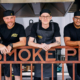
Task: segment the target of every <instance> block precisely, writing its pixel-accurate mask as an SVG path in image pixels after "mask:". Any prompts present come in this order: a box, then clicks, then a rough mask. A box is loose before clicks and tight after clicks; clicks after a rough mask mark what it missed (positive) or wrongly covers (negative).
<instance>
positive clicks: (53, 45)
mask: <svg viewBox="0 0 80 80" xmlns="http://www.w3.org/2000/svg"><path fill="white" fill-rule="evenodd" d="M60 45H61V43H60V42H54V43H51V44H49V46H50V47H56V46H60Z"/></svg>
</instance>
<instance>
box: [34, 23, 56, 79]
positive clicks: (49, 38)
mask: <svg viewBox="0 0 80 80" xmlns="http://www.w3.org/2000/svg"><path fill="white" fill-rule="evenodd" d="M53 36H54V25H53V24H52V31H43V30H39V24H38V26H37V37H36V41H37V43H39V44H41V43H46V44H50V43H53V39H54V37H53ZM36 51H37V50H36ZM49 53H53V55H49V56H48V57H49V58H55V51H49ZM40 55H41V56H42V58H43V59H44V60H45V51H44V50H42V51H41V52H40ZM35 59H36V61H40V59H39V57H38V56H37V57H36V58H35ZM35 77H41V64H35ZM43 77H44V78H45V77H52V66H51V64H43ZM54 77H57V65H56V64H54Z"/></svg>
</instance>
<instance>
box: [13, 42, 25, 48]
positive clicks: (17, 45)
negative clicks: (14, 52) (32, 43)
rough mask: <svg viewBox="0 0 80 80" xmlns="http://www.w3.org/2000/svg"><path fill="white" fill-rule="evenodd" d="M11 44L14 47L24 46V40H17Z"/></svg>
mask: <svg viewBox="0 0 80 80" xmlns="http://www.w3.org/2000/svg"><path fill="white" fill-rule="evenodd" d="M12 44H13V48H15V47H20V46H25V45H26V42H23V41H19V42H16V43H12Z"/></svg>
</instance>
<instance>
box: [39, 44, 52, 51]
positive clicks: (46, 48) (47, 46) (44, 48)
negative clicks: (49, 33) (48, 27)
mask: <svg viewBox="0 0 80 80" xmlns="http://www.w3.org/2000/svg"><path fill="white" fill-rule="evenodd" d="M40 48H42V49H43V50H45V51H47V50H49V49H50V48H51V46H50V45H49V44H45V43H42V44H41V47H40Z"/></svg>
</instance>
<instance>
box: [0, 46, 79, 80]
mask: <svg viewBox="0 0 80 80" xmlns="http://www.w3.org/2000/svg"><path fill="white" fill-rule="evenodd" d="M56 48H58V49H59V48H65V61H56V59H55V58H48V55H52V54H51V53H48V51H46V61H44V60H43V58H42V57H41V55H40V54H39V53H40V52H41V50H42V49H39V50H38V51H37V52H35V49H36V48H35V47H31V46H23V47H18V48H15V49H13V50H12V52H11V53H9V54H8V55H9V56H11V55H12V54H14V61H6V55H3V59H4V60H3V61H0V80H1V76H2V75H1V72H2V70H1V67H2V66H1V65H2V64H10V80H12V64H20V79H21V80H22V64H30V65H31V80H33V75H32V72H33V71H32V66H33V64H41V80H43V64H46V63H47V64H51V65H52V72H51V73H52V80H54V79H53V77H54V76H53V74H54V72H53V69H54V64H55V63H56V64H57V63H62V80H64V64H65V63H72V64H73V80H75V64H76V63H80V47H78V46H76V47H69V46H58V47H53V48H51V49H50V50H49V51H54V50H55V49H56ZM75 48H78V61H68V56H74V55H76V49H75ZM17 49H20V51H19V53H18V57H19V59H20V60H21V61H17ZM28 49H32V54H33V56H32V57H33V60H32V61H28V60H29V59H30V57H31V53H30V51H29V50H28ZM70 50H72V51H73V54H70V53H69V54H68V51H70ZM23 51H26V52H27V54H28V56H27V57H26V58H23V57H22V56H21V54H22V52H23ZM36 56H38V57H39V58H40V60H41V61H36V60H35V57H36ZM1 59H2V55H1V54H0V60H1Z"/></svg>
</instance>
